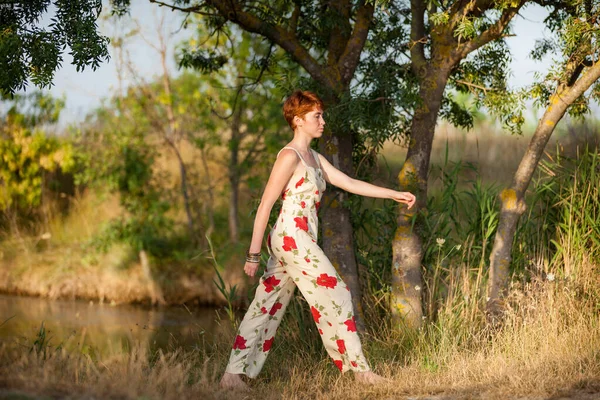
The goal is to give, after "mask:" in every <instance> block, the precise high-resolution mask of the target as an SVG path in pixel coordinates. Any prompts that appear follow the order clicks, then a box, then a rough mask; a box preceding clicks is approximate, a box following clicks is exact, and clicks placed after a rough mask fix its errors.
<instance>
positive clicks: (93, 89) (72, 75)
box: [28, 0, 549, 125]
mask: <svg viewBox="0 0 600 400" xmlns="http://www.w3.org/2000/svg"><path fill="white" fill-rule="evenodd" d="M108 9H109V7H108V6H107V5H106V6H105V7H104V11H103V14H105V15H104V17H107V16H108V14H109V12H108ZM545 15H546V12H545V10H544V9H543V8H541V7H539V6H535V5H533V6H528V7H526V8H524V9H523V10H522V11H521V13H520V15H519V16H517V17H515V19H514V21H513V25H512V26H513V31H514V33H515V36H514V37H509V38H507V43H508V45H509V47H510V49H511V53H512V55H513V61H512V65H511V69H512V71H513V74H512V76H511V78H510V81H509V85H510V87H512V88H516V87H521V86H524V85H527V84H530V83H531V82H532V81H533V78H534V73H535V72H536V71H540V72H544V71H545V70H546V69H547V67H548V66H549V63H548V62H546V63H539V62H535V61H533V60H532V59H531V58H530V57H529V53H530V52H531V50H532V49H533V48H534V45H535V41H536V39H540V38H542V37H543V36H544V34H546V35H548V32H545V31H544V26H543V19H544V17H545ZM131 16H133V17H134V18H135V20H137V21H138V23H139V26H140V27H141V33H142V36H144V37H145V38H146V40H147V41H149V42H156V41H157V38H158V35H157V33H156V31H157V26H158V24H159V22H160V21H161V19H162V20H163V21H164V22H163V32H164V33H165V34H166V36H167V37H168V40H169V44H170V46H169V48H170V49H171V54H170V56H169V57H168V61H169V63H168V68H169V70H170V71H171V72H172V73H174V74H176V73H177V71H178V69H177V66H176V64H175V61H174V55H173V48H174V47H175V46H176V45H177V44H178V43H180V42H181V41H183V40H185V39H186V38H189V37H190V36H191V35H192V29H189V28H188V29H180V28H181V24H182V22H183V18H184V14H183V13H181V12H172V11H169V10H167V9H166V8H164V7H163V8H160V7H158V6H157V5H156V4H150V3H148V2H147V1H144V0H133V1H132V9H131ZM133 26H135V25H134V23H132V19H131V18H125V19H123V20H120V21H119V24H114V23H113V22H111V21H109V20H106V19H105V18H102V19H101V21H100V22H99V27H100V31H101V32H102V34H104V35H106V36H109V37H115V36H118V35H119V34H122V33H124V31H125V30H128V29H131V28H132V27H133ZM126 48H127V51H128V52H129V53H130V57H131V60H133V62H134V65H135V68H136V70H137V71H138V72H139V73H140V74H141V76H144V77H146V78H147V80H151V79H152V77H154V76H158V75H159V74H160V72H161V64H160V58H159V55H158V53H157V52H156V50H155V49H153V48H151V47H150V46H149V45H148V44H147V43H146V42H145V41H144V39H142V38H141V37H139V36H137V37H134V38H132V39H131V40H130V41H129V42H128V45H127V47H126ZM110 53H111V60H110V61H109V62H104V63H102V64H101V66H100V67H99V68H98V69H96V70H95V71H93V70H92V69H91V68H86V69H85V70H84V71H83V72H77V71H76V70H75V67H74V66H73V65H71V58H70V56H69V55H68V54H65V59H64V62H63V65H62V67H61V68H60V69H59V70H58V71H57V72H56V74H55V78H54V86H53V87H52V88H51V89H50V90H49V91H50V92H51V93H52V95H54V96H56V97H61V96H65V98H66V106H65V110H64V111H63V113H62V114H61V119H60V124H59V125H65V124H70V123H76V122H78V121H81V120H83V119H84V117H85V115H86V114H87V113H89V112H90V111H91V110H93V109H94V108H95V107H97V106H99V105H100V104H101V102H102V100H103V99H107V98H110V97H111V96H113V95H115V94H116V93H117V91H118V87H119V80H118V74H117V64H118V63H117V61H116V57H115V52H114V49H113V48H112V47H111V48H110ZM124 82H125V85H127V83H128V82H127V80H125V81H124ZM32 89H33V87H32V85H30V86H29V89H28V90H29V91H31V90H32Z"/></svg>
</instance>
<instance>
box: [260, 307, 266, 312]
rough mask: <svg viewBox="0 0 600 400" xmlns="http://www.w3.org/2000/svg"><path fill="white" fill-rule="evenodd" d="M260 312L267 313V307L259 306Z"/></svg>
mask: <svg viewBox="0 0 600 400" xmlns="http://www.w3.org/2000/svg"><path fill="white" fill-rule="evenodd" d="M260 312H261V313H263V314H266V313H268V311H267V309H266V308H264V307H261V308H260Z"/></svg>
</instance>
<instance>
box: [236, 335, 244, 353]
mask: <svg viewBox="0 0 600 400" xmlns="http://www.w3.org/2000/svg"><path fill="white" fill-rule="evenodd" d="M245 348H246V339H244V337H243V336H240V335H237V336H236V337H235V343H233V349H234V350H235V349H240V350H244V349H245Z"/></svg>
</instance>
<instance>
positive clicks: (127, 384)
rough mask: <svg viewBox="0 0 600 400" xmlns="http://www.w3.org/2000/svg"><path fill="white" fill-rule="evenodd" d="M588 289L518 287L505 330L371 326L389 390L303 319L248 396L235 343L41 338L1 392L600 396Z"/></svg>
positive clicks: (599, 342)
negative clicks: (235, 361) (230, 366)
mask: <svg viewBox="0 0 600 400" xmlns="http://www.w3.org/2000/svg"><path fill="white" fill-rule="evenodd" d="M585 268H587V269H589V270H592V269H593V268H595V266H593V265H589V264H588V265H586V266H585ZM585 284H586V282H582V281H580V280H576V281H556V280H555V281H548V280H545V281H535V282H532V283H530V284H528V285H526V286H523V287H519V288H514V289H513V290H512V292H511V297H510V307H509V308H508V309H507V310H508V311H507V313H506V316H505V319H504V321H503V324H502V325H501V326H492V325H487V324H481V325H476V324H471V325H469V324H464V325H456V324H455V322H456V321H453V320H455V319H460V316H457V315H455V314H449V315H445V316H444V317H442V318H440V319H439V321H438V322H436V323H430V324H426V325H425V326H424V328H423V329H421V330H420V331H418V332H416V333H415V332H413V333H408V332H402V331H392V330H390V331H386V330H385V329H384V330H378V329H377V327H370V328H371V329H370V330H371V331H374V332H376V333H374V334H372V335H366V336H365V337H364V340H363V341H364V344H365V351H366V353H367V357H368V358H369V359H370V360H371V364H372V366H373V368H374V369H375V371H377V372H378V373H380V374H382V375H383V376H385V377H387V378H388V379H389V382H388V383H385V384H382V385H379V386H376V387H364V386H361V385H359V384H357V383H356V382H354V380H353V378H352V375H351V374H350V373H348V374H345V375H340V374H339V372H337V370H336V369H335V368H334V366H333V364H332V363H331V362H330V360H329V359H327V357H326V355H325V353H324V351H322V349H321V348H320V347H319V346H312V344H313V343H312V342H315V341H316V343H315V344H318V341H319V338H318V335H315V336H309V337H299V336H298V335H297V333H296V328H297V327H296V326H295V317H293V318H288V320H289V321H287V322H284V324H283V326H282V330H281V332H280V333H279V334H278V336H277V339H276V341H275V345H274V347H273V350H272V352H271V353H272V354H271V355H270V357H269V359H268V360H267V363H266V364H265V368H264V370H263V372H262V374H261V375H259V377H258V378H257V379H256V380H254V381H252V382H251V383H250V385H251V387H252V389H251V392H249V393H248V394H246V395H240V394H236V393H232V392H228V391H224V390H221V389H220V388H219V387H218V380H219V378H220V375H221V374H222V371H223V370H224V367H225V363H226V362H227V358H228V356H229V350H230V345H231V340H232V335H231V334H227V335H222V336H219V337H217V338H216V339H215V341H212V342H206V341H205V342H203V343H202V342H201V341H200V340H201V339H200V338H199V346H198V348H196V349H192V350H190V349H189V348H188V349H187V350H184V349H183V348H179V349H177V348H175V349H173V350H171V351H166V352H163V351H158V352H152V353H151V352H149V351H148V350H147V348H146V347H145V346H143V345H142V346H140V347H138V348H134V349H132V350H129V351H124V350H123V349H121V348H118V346H116V348H115V350H114V353H112V354H111V353H109V354H103V355H94V354H93V353H92V354H91V355H90V351H89V349H87V350H84V349H80V348H77V346H74V347H73V346H63V347H62V348H56V347H52V346H48V347H46V348H44V347H43V344H42V345H39V344H36V343H34V341H35V340H36V339H39V335H38V336H37V337H36V338H30V339H29V341H28V342H21V343H20V344H19V345H16V344H11V343H8V344H7V343H3V344H2V345H0V385H2V386H3V387H5V388H8V389H9V390H10V391H14V392H22V393H27V394H28V395H30V396H32V397H36V396H39V395H46V396H59V397H63V396H66V395H67V394H68V395H69V397H70V398H90V397H95V398H124V399H137V398H142V397H143V398H149V399H182V398H206V399H220V398H261V399H280V398H286V399H288V398H289V399H341V398H343V399H364V398H408V397H410V398H415V397H418V398H428V397H433V398H444V399H473V398H475V399H506V398H514V399H516V398H550V397H552V396H554V395H557V394H559V393H562V394H567V395H578V394H579V395H585V394H586V393H597V392H596V391H597V390H600V379H599V377H600V319H599V316H598V314H597V312H595V310H594V306H593V304H590V302H589V301H586V300H585V296H584V295H585V293H582V292H581V287H582V286H585ZM442 313H446V311H442ZM307 341H308V342H307ZM67 348H69V350H67ZM434 396H437V397H434ZM582 398H585V397H582ZM589 398H590V399H591V398H593V397H589Z"/></svg>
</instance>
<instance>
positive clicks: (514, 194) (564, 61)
mask: <svg viewBox="0 0 600 400" xmlns="http://www.w3.org/2000/svg"><path fill="white" fill-rule="evenodd" d="M554 6H555V7H554V8H553V10H552V12H551V13H550V16H549V17H548V18H547V20H546V23H547V24H548V27H549V28H550V29H551V30H552V31H553V32H554V34H555V38H553V39H546V40H543V41H539V42H538V44H537V48H536V50H535V51H534V52H533V55H534V57H535V58H537V59H541V58H542V57H543V56H544V55H546V54H560V55H561V57H560V59H559V61H558V64H557V65H555V66H554V67H553V68H551V69H550V71H549V72H548V74H547V75H546V76H545V79H544V80H543V81H542V82H538V83H536V84H534V85H532V87H531V88H530V91H529V93H528V94H529V95H530V96H532V97H534V98H536V99H537V101H538V102H539V103H540V104H543V105H544V106H545V107H546V111H545V112H544V114H543V116H542V117H541V118H540V120H539V122H538V125H537V128H536V130H535V132H534V134H533V136H532V138H531V141H530V143H529V146H528V148H527V151H526V152H525V155H524V156H523V158H522V159H521V162H520V164H519V166H518V168H517V171H516V172H515V174H514V177H513V181H512V184H511V185H510V187H508V188H506V189H504V190H503V191H502V192H501V194H500V200H501V204H502V210H501V213H500V220H499V222H498V229H497V232H496V236H495V239H494V247H493V250H492V253H491V255H490V280H489V285H488V293H489V298H490V300H489V303H488V308H489V310H490V311H491V312H493V313H498V312H500V311H501V310H502V307H501V299H502V295H503V293H504V292H505V291H506V289H507V287H508V278H509V272H510V261H511V253H512V246H513V242H514V239H515V232H516V227H517V223H518V221H519V218H520V217H521V215H522V214H523V213H524V212H525V209H526V206H525V192H526V190H527V188H528V187H529V183H530V182H531V179H532V177H533V173H534V171H535V169H536V167H537V165H538V163H539V161H540V159H541V157H542V154H543V151H544V148H545V146H546V144H547V143H548V140H549V139H550V136H551V135H552V133H553V132H554V130H555V128H556V125H557V124H558V122H559V121H560V120H561V119H562V117H563V116H564V115H565V113H567V112H569V113H570V114H571V115H572V116H576V117H581V116H582V115H584V114H585V113H587V112H589V107H588V104H589V101H590V99H591V98H594V99H596V100H598V99H600V84H599V83H598V80H599V79H600V52H599V50H598V47H597V44H598V40H599V39H600V4H598V3H597V2H593V1H586V0H574V1H571V2H569V5H568V7H556V6H557V5H554ZM592 87H593V89H592V90H591V91H589V89H590V88H592Z"/></svg>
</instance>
